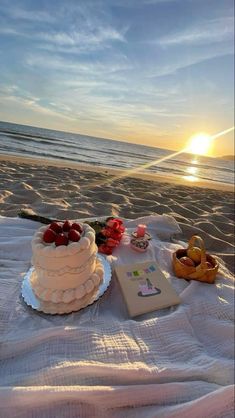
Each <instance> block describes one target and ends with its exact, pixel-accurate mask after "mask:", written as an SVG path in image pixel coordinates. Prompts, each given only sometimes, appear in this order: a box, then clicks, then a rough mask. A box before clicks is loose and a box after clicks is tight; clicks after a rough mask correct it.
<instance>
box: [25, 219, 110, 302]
mask: <svg viewBox="0 0 235 418" xmlns="http://www.w3.org/2000/svg"><path fill="white" fill-rule="evenodd" d="M97 250H98V249H97V245H96V244H95V231H94V230H93V228H91V227H90V226H89V225H88V224H85V223H83V224H82V223H76V222H75V223H71V222H69V221H65V222H53V223H52V224H51V225H49V226H43V227H41V228H40V229H39V230H37V231H36V233H35V235H34V237H33V240H32V252H33V256H32V264H33V266H34V271H33V274H32V276H31V285H32V288H33V291H34V293H35V294H36V296H37V297H38V298H39V299H40V300H42V301H43V302H52V303H55V304H57V303H64V304H68V303H70V302H72V301H74V300H76V301H78V303H77V308H78V309H79V306H80V305H81V306H84V301H85V300H86V301H89V300H90V299H92V298H93V297H94V296H95V295H96V294H97V292H98V289H99V286H100V284H101V283H102V281H103V275H104V269H103V266H102V263H101V262H100V261H99V259H98V258H97Z"/></svg>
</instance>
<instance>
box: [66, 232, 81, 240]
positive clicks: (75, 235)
mask: <svg viewBox="0 0 235 418" xmlns="http://www.w3.org/2000/svg"><path fill="white" fill-rule="evenodd" d="M80 238H81V235H80V234H79V232H78V231H76V230H75V229H70V231H69V233H68V239H69V241H74V242H77V241H79V240H80Z"/></svg>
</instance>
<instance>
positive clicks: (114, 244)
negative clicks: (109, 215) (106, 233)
mask: <svg viewBox="0 0 235 418" xmlns="http://www.w3.org/2000/svg"><path fill="white" fill-rule="evenodd" d="M105 244H106V245H107V246H108V247H111V248H114V247H117V246H118V244H119V241H117V240H115V239H113V238H108V239H107V241H106V243H105Z"/></svg>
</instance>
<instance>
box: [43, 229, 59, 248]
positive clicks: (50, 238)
mask: <svg viewBox="0 0 235 418" xmlns="http://www.w3.org/2000/svg"><path fill="white" fill-rule="evenodd" d="M55 239H56V233H55V232H54V231H53V230H52V229H50V228H48V229H46V231H45V232H44V234H43V240H44V242H46V243H47V244H49V243H52V242H54V241H55Z"/></svg>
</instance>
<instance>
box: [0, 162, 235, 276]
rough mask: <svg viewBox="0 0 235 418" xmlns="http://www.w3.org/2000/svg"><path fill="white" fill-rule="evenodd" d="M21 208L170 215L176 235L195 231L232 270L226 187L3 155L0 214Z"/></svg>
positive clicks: (72, 214)
mask: <svg viewBox="0 0 235 418" xmlns="http://www.w3.org/2000/svg"><path fill="white" fill-rule="evenodd" d="M209 187H210V188H209ZM21 209H30V210H32V211H33V212H34V213H36V214H38V215H41V216H46V217H50V218H54V219H61V220H62V219H81V218H88V217H100V216H118V217H121V218H129V219H134V218H137V217H141V216H145V215H149V214H164V213H165V214H169V215H171V216H173V217H174V218H175V219H176V220H177V222H178V223H179V225H180V227H181V229H182V234H181V235H180V236H179V239H180V240H184V241H187V240H188V239H189V238H190V237H191V236H192V235H193V234H195V233H196V234H199V235H200V236H201V237H202V238H203V239H204V241H205V244H206V248H207V250H208V251H209V252H211V253H213V254H215V255H217V256H219V257H220V258H221V259H222V260H223V261H224V263H225V265H226V266H227V267H228V268H229V269H230V271H234V194H233V190H232V187H229V186H227V188H224V187H223V186H220V187H219V186H218V185H215V184H210V185H207V187H205V184H202V183H201V184H200V183H198V184H197V186H194V185H193V184H192V183H189V182H188V183H187V182H186V181H185V182H181V183H176V182H174V183H173V182H172V179H168V178H164V180H163V179H161V178H157V177H156V176H154V177H153V176H152V177H151V176H150V175H149V176H143V175H142V174H138V173H136V174H132V175H131V176H130V175H129V176H128V177H126V176H124V175H123V172H120V171H112V170H106V169H105V168H101V167H99V168H98V169H97V167H92V166H84V167H83V166H76V165H75V164H74V165H73V166H71V164H70V165H69V164H67V165H66V164H63V165H62V164H61V163H59V164H57V163H54V162H51V161H42V160H33V159H27V158H20V157H19V158H18V157H12V156H4V155H2V156H0V215H2V216H7V217H16V216H17V215H18V213H19V211H20V210H21Z"/></svg>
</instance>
